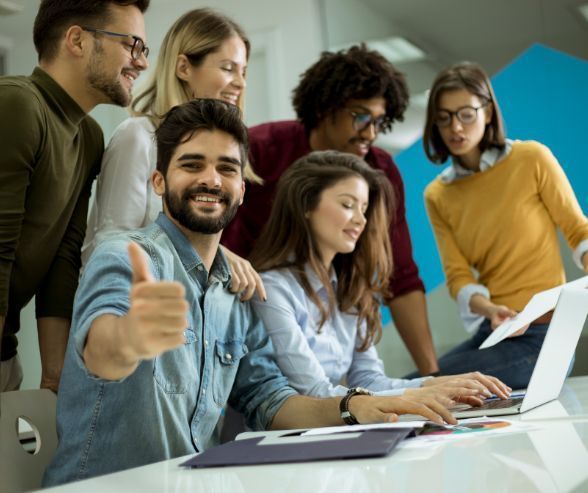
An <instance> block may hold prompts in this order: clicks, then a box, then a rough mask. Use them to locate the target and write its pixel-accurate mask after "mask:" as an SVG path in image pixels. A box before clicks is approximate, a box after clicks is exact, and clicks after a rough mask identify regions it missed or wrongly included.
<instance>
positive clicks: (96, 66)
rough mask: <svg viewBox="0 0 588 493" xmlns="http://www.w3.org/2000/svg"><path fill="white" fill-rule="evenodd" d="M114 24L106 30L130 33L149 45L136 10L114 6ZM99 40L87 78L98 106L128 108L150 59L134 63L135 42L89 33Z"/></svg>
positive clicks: (91, 58)
mask: <svg viewBox="0 0 588 493" xmlns="http://www.w3.org/2000/svg"><path fill="white" fill-rule="evenodd" d="M109 8H110V9H111V15H112V21H111V22H109V23H108V24H107V25H105V26H104V27H103V28H102V29H104V30H105V31H111V32H116V33H124V34H126V33H129V34H132V35H134V36H138V37H139V38H141V39H142V40H143V41H145V25H144V21H143V14H142V13H141V12H140V10H139V9H138V8H137V7H135V6H133V5H128V6H119V5H115V4H110V7H109ZM86 35H88V36H93V37H94V38H95V39H94V40H93V42H94V47H93V50H92V52H91V54H90V57H89V60H88V64H87V67H86V77H87V80H88V83H89V85H90V86H91V87H92V89H93V90H94V92H95V94H96V98H95V99H96V104H99V103H113V104H116V105H119V106H128V104H129V103H130V102H131V98H132V91H133V84H134V81H135V79H136V78H137V77H138V76H139V73H140V72H141V71H142V70H145V69H146V68H147V67H148V62H147V59H146V58H145V57H144V56H143V55H141V56H140V57H139V58H138V59H137V60H133V57H132V56H131V49H132V47H133V41H134V40H133V38H131V37H128V38H127V37H120V36H110V35H106V34H100V33H91V32H87V33H86Z"/></svg>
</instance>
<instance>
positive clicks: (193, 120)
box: [155, 99, 249, 176]
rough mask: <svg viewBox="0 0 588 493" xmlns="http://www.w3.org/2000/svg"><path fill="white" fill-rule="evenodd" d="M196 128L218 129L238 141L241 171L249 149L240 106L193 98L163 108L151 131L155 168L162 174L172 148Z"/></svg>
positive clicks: (189, 136)
mask: <svg viewBox="0 0 588 493" xmlns="http://www.w3.org/2000/svg"><path fill="white" fill-rule="evenodd" d="M199 130H208V131H209V132H212V131H214V130H219V131H221V132H225V133H227V134H229V135H230V136H231V137H233V138H234V139H235V141H236V142H237V144H238V145H239V154H240V159H241V171H243V167H244V166H245V163H246V162H247V154H248V152H249V140H248V137H247V127H246V126H245V124H244V123H243V121H242V120H241V110H239V108H238V107H237V106H235V105H234V104H229V103H225V102H224V101H220V100H218V99H194V100H192V101H188V102H187V103H184V104H180V105H178V106H174V107H173V108H172V109H171V110H169V111H168V112H167V114H166V115H165V117H164V119H163V121H162V122H161V125H160V126H159V128H158V129H157V130H156V131H155V139H156V141H157V171H159V172H160V173H161V174H162V175H163V176H166V175H167V169H168V167H169V162H170V161H171V158H172V156H173V154H174V152H175V150H176V148H177V147H178V146H179V145H180V144H182V143H184V142H186V141H188V140H190V139H191V138H192V135H194V132H197V131H199Z"/></svg>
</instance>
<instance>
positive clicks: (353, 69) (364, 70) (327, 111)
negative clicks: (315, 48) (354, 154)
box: [292, 43, 409, 132]
mask: <svg viewBox="0 0 588 493" xmlns="http://www.w3.org/2000/svg"><path fill="white" fill-rule="evenodd" d="M378 97H382V98H384V99H385V100H386V117H387V118H388V120H389V122H388V124H387V125H385V126H384V128H383V130H384V131H388V130H390V129H391V128H392V122H394V121H402V120H403V119H404V112H405V110H406V107H407V106H408V98H409V92H408V86H407V85H406V80H405V78H404V74H402V73H401V72H399V71H398V70H396V68H395V67H394V65H392V64H391V63H390V62H389V61H388V60H386V58H384V57H383V56H382V55H381V54H380V53H378V52H377V51H373V50H368V49H367V47H366V45H365V44H363V43H362V44H360V45H356V46H352V47H351V48H349V49H348V50H341V51H338V52H336V53H333V52H329V51H325V52H323V53H322V54H321V57H320V58H319V60H318V61H317V62H316V63H315V64H314V65H312V66H311V67H310V68H309V69H308V70H306V72H304V73H303V74H302V75H301V76H300V83H299V84H298V86H297V87H296V88H295V89H294V91H293V95H292V102H293V106H294V110H295V111H296V115H297V116H298V119H299V120H300V121H301V122H302V124H303V125H304V128H305V129H306V131H307V132H310V131H311V130H313V129H314V128H316V127H317V126H318V125H319V124H320V123H321V121H322V120H324V119H325V118H326V117H327V116H331V115H333V114H334V113H335V112H337V111H338V110H340V109H342V108H344V107H345V105H346V104H347V102H348V101H349V100H351V99H372V98H378Z"/></svg>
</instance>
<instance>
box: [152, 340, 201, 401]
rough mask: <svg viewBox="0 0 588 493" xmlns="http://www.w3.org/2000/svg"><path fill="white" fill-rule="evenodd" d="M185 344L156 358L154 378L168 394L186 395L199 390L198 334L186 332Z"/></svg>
mask: <svg viewBox="0 0 588 493" xmlns="http://www.w3.org/2000/svg"><path fill="white" fill-rule="evenodd" d="M184 338H185V342H184V344H183V345H182V346H179V347H177V348H175V349H172V350H171V351H166V352H165V353H162V354H160V355H159V356H157V357H156V358H155V363H154V369H153V378H154V379H155V381H156V382H157V384H158V385H159V387H160V388H161V389H162V390H163V391H164V392H165V393H166V394H185V393H186V392H187V391H188V390H189V389H192V390H193V391H194V393H195V392H196V388H197V381H198V369H197V367H196V348H195V347H194V343H195V342H196V334H195V333H194V331H193V330H192V329H186V330H185V331H184Z"/></svg>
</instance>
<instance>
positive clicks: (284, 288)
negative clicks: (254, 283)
mask: <svg viewBox="0 0 588 493" xmlns="http://www.w3.org/2000/svg"><path fill="white" fill-rule="evenodd" d="M260 276H261V279H262V280H263V284H264V286H265V289H266V291H267V293H268V300H269V301H270V302H271V301H272V297H273V296H274V295H277V294H278V293H279V294H280V295H281V297H283V298H286V299H298V298H300V296H301V293H304V289H303V288H302V285H301V284H300V281H299V279H298V277H297V276H296V275H295V274H294V273H293V272H292V271H291V270H290V269H272V270H268V271H265V272H262V273H261V274H260Z"/></svg>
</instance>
